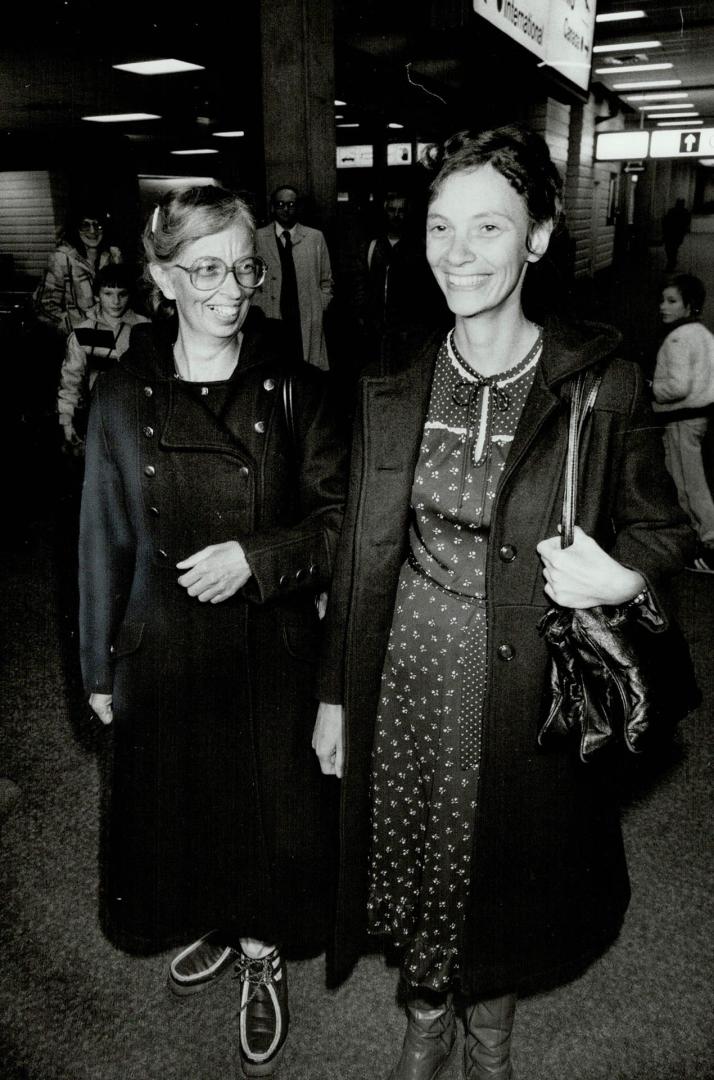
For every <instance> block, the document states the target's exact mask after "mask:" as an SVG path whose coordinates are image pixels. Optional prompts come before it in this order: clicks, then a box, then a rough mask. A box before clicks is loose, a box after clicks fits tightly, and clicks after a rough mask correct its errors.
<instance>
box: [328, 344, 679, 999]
mask: <svg viewBox="0 0 714 1080" xmlns="http://www.w3.org/2000/svg"><path fill="white" fill-rule="evenodd" d="M440 340H441V337H440V335H439V336H438V337H435V338H434V339H432V340H430V341H428V342H427V343H426V344H424V343H423V342H422V345H421V348H416V349H413V348H412V347H411V346H410V345H409V343H408V342H407V343H406V344H405V345H404V347H403V348H401V349H400V350H399V351H398V352H397V353H396V354H395V353H394V352H393V354H392V355H391V357H390V358H389V361H388V363H387V365H386V369H387V371H388V372H389V373H388V374H384V375H380V376H373V377H366V378H364V379H363V380H362V382H361V386H360V400H359V407H358V412H357V417H356V423H355V429H354V441H353V455H352V464H351V470H350V474H351V475H350V494H349V498H348V504H347V510H346V515H345V523H344V527H343V533H342V538H341V541H340V545H339V549H338V555H337V561H336V568H335V575H334V578H333V586H332V592H331V600H330V608H329V611H328V619H327V622H328V626H327V629H326V635H325V644H324V653H323V665H322V674H321V680H320V682H321V687H320V689H321V697H322V699H323V700H324V701H331V702H335V703H342V704H343V705H344V710H345V722H346V739H347V742H346V759H345V775H344V779H343V782H342V825H341V831H342V855H341V867H340V881H339V888H338V911H337V920H336V926H335V935H334V939H333V942H332V946H331V959H332V967H333V974H334V976H335V977H336V978H337V979H339V978H341V977H343V976H344V975H345V974H346V973H347V972H348V971H349V969H350V967H351V965H352V964H353V963H354V962H355V960H356V958H357V957H358V955H359V953H360V950H361V949H362V948H363V947H364V943H365V906H366V893H367V865H368V851H369V786H370V773H371V751H372V740H373V731H374V721H375V716H376V713H377V707H378V700H379V693H380V676H381V672H382V666H383V661H384V656H385V651H386V647H387V641H388V636H389V630H390V625H391V620H392V613H393V609H394V602H395V592H396V587H397V581H398V576H399V572H400V567H401V565H402V563H403V561H404V558H405V556H406V553H407V533H408V525H409V520H410V494H411V487H412V482H413V476H414V468H415V465H416V461H417V457H418V453H419V446H420V443H421V438H422V430H423V424H424V419H425V415H426V410H427V406H428V401H429V392H430V385H431V379H432V374H433V370H434V363H435V358H436V353H437V349H438V345H439V344H440ZM617 344H618V336H617V334H616V333H615V331H612V330H611V329H610V328H607V327H602V326H594V325H590V326H589V327H586V328H584V329H583V328H580V329H576V328H566V327H564V326H560V325H558V324H551V325H549V326H548V327H546V330H545V335H544V346H543V354H542V357H541V361H540V363H539V366H538V370H537V372H536V376H535V380H534V383H533V386H532V389H531V391H530V394H529V396H528V398H527V400H526V403H525V406H524V410H523V413H522V416H521V419H520V422H519V424H518V428H517V430H516V434H515V438H514V441H513V444H512V447H511V450H510V452H509V456H508V459H507V462H506V466H505V469H504V471H503V474H502V477H501V479H500V482H499V486H498V489H497V493H496V497H495V500H494V504H493V508H492V518H491V529H490V535H489V543H488V555H487V565H486V594H487V604H486V610H487V622H488V628H489V629H488V646H487V667H488V677H487V689H486V696H485V704H484V713H483V719H482V745H481V755H482V756H481V780H480V789H479V795H478V803H477V810H476V821H475V829H474V845H473V853H472V866H471V885H470V897H469V901H468V910H467V913H466V916H465V921H464V930H463V941H462V943H461V955H460V972H461V980H462V986H463V988H464V990H465V991H466V992H467V993H470V994H473V995H477V996H481V995H483V996H488V995H491V994H496V993H504V992H509V991H512V990H514V989H517V988H518V989H526V988H530V987H539V986H546V985H548V984H555V983H557V982H559V981H564V980H565V979H567V978H568V977H570V976H571V975H573V974H574V973H575V972H577V971H578V970H579V969H581V968H582V967H583V966H585V965H586V964H587V963H588V962H589V961H590V960H592V959H593V958H594V957H595V956H597V955H598V954H599V953H601V952H602V951H603V950H604V949H605V948H606V947H607V945H608V944H609V943H610V942H611V941H612V940H613V938H614V937H615V936H616V935H617V933H618V930H619V927H620V925H621V922H622V919H623V916H624V913H625V910H626V908H627V904H628V900H629V883H628V875H627V868H626V862H625V856H624V851H623V844H622V836H621V831H620V824H619V817H618V810H617V805H616V800H615V798H614V796H613V792H612V791H611V790H610V783H609V780H608V775H609V770H607V769H604V768H602V767H601V768H598V767H597V766H590V767H589V766H584V765H583V764H582V763H581V762H580V760H579V758H578V755H577V751H576V750H575V749H574V748H573V747H572V746H563V747H562V748H556V749H554V750H548V751H547V752H546V751H543V750H541V749H539V747H538V745H537V732H538V729H539V726H540V723H541V722H542V720H543V719H544V716H545V712H546V706H547V700H548V657H547V654H546V650H545V646H544V644H543V642H542V640H541V639H540V637H539V635H538V631H537V629H536V627H537V623H538V621H539V619H540V617H541V616H542V614H543V613H544V611H545V610H546V609H547V607H548V604H549V601H548V598H547V596H546V595H545V593H544V591H543V585H544V581H543V577H542V566H541V563H540V559H539V557H538V554H537V552H536V545H537V543H538V542H539V541H540V540H542V539H545V538H546V537H550V536H554V535H556V532H557V525H558V522H559V519H560V512H561V502H562V478H563V470H564V462H565V449H566V440H567V415H568V408H567V394H568V389H567V388H568V386H569V383H570V381H571V376H572V375H574V373H575V372H577V371H579V370H581V369H584V368H587V367H588V366H590V365H593V364H603V363H605V364H606V365H607V367H606V370H605V374H604V378H603V382H602V385H601V388H600V392H599V395H598V399H597V403H596V405H595V411H594V414H593V416H592V418H591V421H590V426H589V432H588V438H587V449H586V452H585V455H584V463H583V473H582V480H581V490H580V508H579V515H578V524H580V525H581V526H582V528H583V529H584V530H585V531H586V532H587V533H589V534H590V535H591V536H593V537H594V538H595V540H597V542H598V543H599V544H600V545H601V546H602V547H603V548H605V549H606V550H607V551H609V552H610V553H611V554H612V556H613V557H614V558H615V559H617V560H619V561H620V562H622V563H623V564H625V565H627V566H630V567H632V568H634V569H636V570H638V571H640V572H641V573H642V574H643V575H644V577H645V579H646V580H647V582H648V584H649V586H650V588H651V589H652V590H653V593H654V595H655V597H656V598H657V600H658V601H659V602H661V599H662V590H663V587H664V584H665V582H666V580H667V578H668V577H669V576H670V575H672V574H673V573H675V572H676V571H677V570H678V569H680V568H681V566H682V561H683V557H684V556H685V554H686V552H687V551H688V548H689V544H690V543H691V533H690V531H689V529H688V527H687V525H686V523H685V521H684V519H683V516H682V514H681V512H680V511H679V508H678V506H677V503H676V498H675V495H674V491H673V488H672V485H671V482H670V480H669V477H668V476H667V474H666V472H665V469H664V464H663V459H662V449H661V437H660V434H659V431H658V429H657V427H656V426H655V424H654V423H653V417H652V412H651V407H650V406H649V404H648V403H647V401H646V399H645V397H644V394H643V387H642V378H641V374H640V372H639V369H637V368H636V367H635V366H634V365H632V364H630V363H627V362H624V361H621V360H618V359H615V358H613V356H614V350H615V349H616V347H617ZM341 658H343V660H344V662H343V663H342V664H340V659H341Z"/></svg>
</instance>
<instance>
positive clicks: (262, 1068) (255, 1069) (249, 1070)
mask: <svg viewBox="0 0 714 1080" xmlns="http://www.w3.org/2000/svg"><path fill="white" fill-rule="evenodd" d="M284 1049H285V1044H284V1043H283V1045H282V1046H281V1047H280V1049H279V1050H276V1051H275V1053H274V1055H273V1056H272V1058H271V1059H270V1061H261V1062H260V1063H254V1062H252V1061H246V1059H245V1058H244V1057H243V1055H242V1054H240V1053H239V1057H240V1067H241V1069H242V1070H243V1075H244V1076H246V1077H247V1078H248V1080H253V1077H264V1076H274V1075H275V1071H276V1069H277V1068H278V1067H279V1065H280V1059H281V1057H282V1056H283V1050H284Z"/></svg>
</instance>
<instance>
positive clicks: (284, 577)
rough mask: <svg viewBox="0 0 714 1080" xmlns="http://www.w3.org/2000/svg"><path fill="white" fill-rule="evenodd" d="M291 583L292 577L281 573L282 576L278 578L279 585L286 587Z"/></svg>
mask: <svg viewBox="0 0 714 1080" xmlns="http://www.w3.org/2000/svg"><path fill="white" fill-rule="evenodd" d="M289 584H290V578H289V577H288V575H287V574H281V575H280V577H279V578H278V585H279V586H280V588H281V589H286V588H287V587H288V585H289Z"/></svg>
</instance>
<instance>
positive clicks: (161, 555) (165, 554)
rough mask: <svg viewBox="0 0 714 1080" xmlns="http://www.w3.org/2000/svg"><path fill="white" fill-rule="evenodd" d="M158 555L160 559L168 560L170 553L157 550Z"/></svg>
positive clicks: (161, 549)
mask: <svg viewBox="0 0 714 1080" xmlns="http://www.w3.org/2000/svg"><path fill="white" fill-rule="evenodd" d="M156 554H157V555H158V556H159V558H160V559H168V557H169V553H168V551H164V549H163V548H157V550H156Z"/></svg>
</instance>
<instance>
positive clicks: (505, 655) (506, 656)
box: [496, 641, 516, 660]
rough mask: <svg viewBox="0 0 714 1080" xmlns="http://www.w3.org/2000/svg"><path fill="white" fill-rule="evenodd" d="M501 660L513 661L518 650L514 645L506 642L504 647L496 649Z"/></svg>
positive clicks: (500, 646)
mask: <svg viewBox="0 0 714 1080" xmlns="http://www.w3.org/2000/svg"><path fill="white" fill-rule="evenodd" d="M496 652H497V653H498V659H499V660H512V659H513V657H514V656H515V655H516V650H515V649H514V648H513V646H512V645H509V644H508V642H507V641H504V643H503V644H502V645H499V646H498V648H497V649H496Z"/></svg>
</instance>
